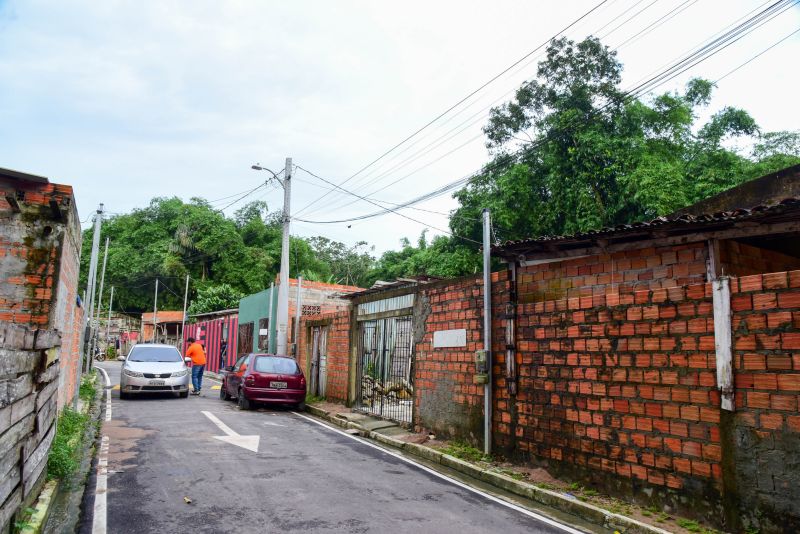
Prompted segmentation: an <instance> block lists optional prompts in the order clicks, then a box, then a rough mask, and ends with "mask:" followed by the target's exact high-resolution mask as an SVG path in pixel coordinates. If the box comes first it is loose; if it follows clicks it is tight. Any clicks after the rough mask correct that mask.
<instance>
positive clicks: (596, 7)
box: [297, 0, 608, 215]
mask: <svg viewBox="0 0 800 534" xmlns="http://www.w3.org/2000/svg"><path fill="white" fill-rule="evenodd" d="M606 2H608V0H601V1H600V3H598V4H597V5H595V6H594V7H593V8H592V9H590V10H589V11H587V12H586V13H584V14H583V15H581V16H580V17H578V18H577V19H575V20H574V21H572V22H571V23H570V24H568V25H567V26H565V27H564V28H563V29H562V30H561V31H559V32H558V33H556V34H555V35H554V36H553V37H551V38H550V39H547V40H546V41H544V42H542V43H541V44H540V45H539V46H537V47H536V48H534V49H533V50H531V51H530V52H528V53H527V54H525V55H524V56H522V57H521V58H520V59H518V60H517V61H515V62H514V63H512V64H511V65H510V66H508V67H506V68H505V69H503V70H502V71H501V72H500V73H498V74H496V75H495V76H493V77H492V78H490V79H489V80H488V81H486V82H485V83H483V84H482V85H481V86H480V87H478V88H477V89H475V90H473V91H472V92H471V93H469V94H468V95H467V96H465V97H463V98H462V99H461V100H459V101H458V102H456V103H455V104H453V105H452V106H450V107H449V108H447V109H446V110H445V111H443V112H442V113H440V114H439V115H437V116H436V117H434V118H433V119H432V120H430V121H429V122H427V123H426V124H425V125H423V126H422V127H421V128H419V129H417V130H416V131H415V132H413V133H412V134H411V135H409V136H407V137H406V138H404V139H403V140H402V141H400V142H399V143H397V144H395V145H394V146H393V147H392V148H390V149H389V150H387V151H385V152H383V153H382V154H381V155H380V156H378V157H377V158H375V159H374V160H372V161H371V162H370V163H368V164H367V165H365V166H364V167H362V168H361V169H359V170H358V171H356V172H355V173H354V174H352V175H351V176H350V177H349V178H347V179H346V180H344V181H343V182H342V183H341V184H340V185H344V184H346V183H347V182H349V181H350V180H352V179H353V178H355V177H356V176H358V175H359V174H361V173H362V172H363V171H365V170H366V169H368V168H369V167H371V166H372V165H374V164H375V163H377V162H378V161H380V160H382V159H383V158H385V157H386V156H388V155H389V154H391V153H392V152H394V151H395V150H396V149H397V148H399V147H400V146H402V145H403V144H405V143H406V142H407V141H409V140H410V139H412V138H413V137H415V136H416V135H418V134H420V133H421V132H423V131H424V130H426V129H427V128H428V127H429V126H431V125H432V124H434V123H435V122H436V121H438V120H439V119H440V118H442V117H444V116H445V115H447V114H448V113H450V112H451V111H452V110H453V109H455V108H456V107H458V106H460V105H461V104H462V103H464V102H465V101H467V100H469V99H470V98H471V97H472V96H473V95H475V94H477V93H479V92H480V91H482V90H483V89H484V88H486V87H487V86H488V85H490V84H491V83H493V82H494V81H495V80H497V79H498V78H500V77H502V76H503V75H504V74H506V73H507V72H508V71H510V70H511V69H513V68H514V67H516V66H517V65H519V64H520V63H522V62H523V61H525V60H526V59H527V58H528V57H530V56H532V55H533V54H535V53H536V52H537V51H539V50H540V49H541V48H542V47H544V46H547V44H548V43H549V42H550V41H551V40H552V39H555V37H557V36H558V35H561V34H562V33H564V32H565V31H567V30H569V29H570V28H571V27H573V26H574V25H575V24H577V23H578V22H580V21H581V20H583V19H584V18H586V17H588V16H589V15H590V14H592V13H593V12H594V11H596V10H597V9H598V8H600V7H601V6H602V5H603V4H605V3H606ZM329 194H330V192H328V193H325V194H324V195H322V196H321V197H319V198H317V199H316V200H314V201H312V202H311V203H309V204H307V205H306V206H304V207H302V208H301V209H300V210H298V212H297V214H298V215H299V214H300V213H302V212H303V211H305V210H306V209H308V208H309V207H311V206H312V205H314V204H316V203H317V202H319V201H320V200H322V199H323V198H325V197H326V196H327V195H329Z"/></svg>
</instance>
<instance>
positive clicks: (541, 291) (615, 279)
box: [517, 243, 708, 302]
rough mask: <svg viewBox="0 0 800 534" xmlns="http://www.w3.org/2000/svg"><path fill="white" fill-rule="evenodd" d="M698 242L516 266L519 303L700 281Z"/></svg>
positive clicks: (702, 248) (702, 255)
mask: <svg viewBox="0 0 800 534" xmlns="http://www.w3.org/2000/svg"><path fill="white" fill-rule="evenodd" d="M707 253H708V250H707V247H706V245H705V244H704V243H691V244H687V245H678V246H666V247H648V248H643V249H638V250H629V251H625V252H615V253H613V254H604V255H595V256H588V257H585V258H576V259H572V260H564V261H558V262H551V263H543V264H539V265H532V266H528V267H522V268H520V269H519V271H518V273H517V281H518V290H519V298H520V302H540V301H545V300H558V299H562V298H569V297H587V296H592V295H604V294H606V293H608V292H611V293H631V292H633V291H637V290H643V289H659V288H663V287H672V286H677V285H686V284H691V283H697V282H704V281H705V276H706V257H707Z"/></svg>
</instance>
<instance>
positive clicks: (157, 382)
mask: <svg viewBox="0 0 800 534" xmlns="http://www.w3.org/2000/svg"><path fill="white" fill-rule="evenodd" d="M148 384H149V385H151V386H163V385H164V381H163V380H151V381H150V382H148Z"/></svg>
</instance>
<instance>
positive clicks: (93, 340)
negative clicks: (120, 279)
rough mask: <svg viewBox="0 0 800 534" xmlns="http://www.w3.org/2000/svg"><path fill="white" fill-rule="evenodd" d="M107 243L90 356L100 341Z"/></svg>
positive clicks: (107, 239)
mask: <svg viewBox="0 0 800 534" xmlns="http://www.w3.org/2000/svg"><path fill="white" fill-rule="evenodd" d="M108 241H109V238H106V250H105V252H104V253H103V270H102V271H101V273H100V291H99V292H98V293H97V310H96V311H95V318H94V322H95V323H97V334H95V335H94V336H92V354H94V350H95V348H96V347H97V345H98V342H99V341H100V340H99V339H98V336H99V335H100V308H102V307H103V286H104V285H105V283H106V263H108ZM106 343H108V339H107V338H106Z"/></svg>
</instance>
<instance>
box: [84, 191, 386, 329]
mask: <svg viewBox="0 0 800 534" xmlns="http://www.w3.org/2000/svg"><path fill="white" fill-rule="evenodd" d="M92 233H93V232H92V229H89V230H86V231H85V232H84V239H83V253H82V255H81V263H82V265H81V277H82V279H81V283H82V284H83V285H85V283H86V276H87V273H88V270H89V258H90V256H91V244H92ZM106 237H108V238H110V245H109V251H108V265H107V274H106V281H105V295H106V296H105V298H106V299H107V298H108V289H109V287H110V286H111V285H113V286H114V288H115V289H114V301H115V305H114V308H115V309H116V310H125V311H129V312H141V311H147V310H151V309H152V308H153V298H154V292H155V291H154V290H155V280H156V278H157V279H158V280H159V294H158V302H159V304H158V306H159V309H173V310H179V309H181V308H182V307H183V293H184V282H185V280H186V275H187V274H188V275H189V276H190V278H191V282H190V284H189V300H190V302H191V303H192V304H191V307H190V311H191V312H192V313H203V312H205V311H213V310H212V309H210V308H215V307H216V306H218V305H219V306H222V307H223V308H225V307H231V305H232V303H233V302H234V301H238V298H239V297H240V296H242V295H246V294H250V293H255V292H257V291H261V290H262V289H264V288H265V287H269V285H270V283H271V282H273V281H274V280H275V277H276V275H277V273H278V271H279V269H280V253H281V226H280V220H279V218H278V216H277V215H276V214H270V213H269V212H268V211H267V206H266V204H265V203H263V202H253V203H251V204H248V205H246V206H244V207H243V208H241V209H240V210H238V211H237V212H236V213H235V215H234V217H232V218H227V217H225V216H224V215H223V214H222V213H221V212H219V211H216V210H215V209H214V208H213V207H212V206H211V205H210V204H209V203H208V202H207V201H205V200H203V199H199V198H193V199H191V200H190V201H189V202H188V203H186V202H183V201H182V200H180V199H179V198H154V199H153V200H152V201H151V202H150V205H149V206H147V207H146V208H142V209H136V210H133V211H132V212H131V213H129V214H125V215H118V216H115V217H112V218H111V219H109V220H107V221H105V222H104V223H103V226H102V230H101V243H103V242H104V241H105V239H106ZM312 243H313V245H312ZM315 246H316V247H317V248H314V247H315ZM289 250H290V256H289V273H290V276H292V277H296V276H298V275H303V277H304V278H306V279H307V280H321V281H326V282H336V283H345V282H347V283H355V284H363V283H366V281H367V279H366V273H367V270H368V269H369V267H370V266H371V261H372V258H371V257H370V256H369V255H367V254H366V253H365V252H363V251H362V250H361V249H360V248H359V247H358V246H357V247H350V248H348V247H346V246H345V245H342V244H341V243H335V242H330V241H328V240H324V241H321V240H319V239H317V240H311V241H308V240H305V239H300V238H295V237H293V238H292V239H291V243H290V249H289ZM101 252H102V250H101ZM365 256H366V258H365ZM367 260H369V261H367ZM103 305H104V306H105V305H107V303H104V304H103ZM233 307H235V306H233ZM216 309H219V308H216Z"/></svg>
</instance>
